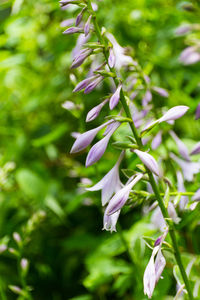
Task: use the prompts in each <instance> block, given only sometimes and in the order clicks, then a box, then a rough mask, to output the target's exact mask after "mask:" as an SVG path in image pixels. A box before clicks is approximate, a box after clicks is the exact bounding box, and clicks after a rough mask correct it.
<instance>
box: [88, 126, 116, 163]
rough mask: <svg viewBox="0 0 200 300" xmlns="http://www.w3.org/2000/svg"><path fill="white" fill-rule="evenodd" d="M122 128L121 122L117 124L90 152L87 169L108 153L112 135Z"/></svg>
mask: <svg viewBox="0 0 200 300" xmlns="http://www.w3.org/2000/svg"><path fill="white" fill-rule="evenodd" d="M119 126H120V123H119V122H115V127H113V129H112V130H111V131H110V132H109V133H108V134H107V135H106V136H105V137H104V138H103V139H101V140H100V141H99V142H98V143H96V144H95V145H94V146H93V147H92V148H91V149H90V151H89V153H88V155H87V158H86V164H85V165H86V167H89V166H91V165H93V164H94V163H95V162H97V161H98V160H99V159H100V158H101V157H102V155H103V154H104V152H105V151H106V148H107V145H108V142H109V140H110V138H111V136H112V134H113V133H114V132H115V130H116V129H117V128H118V127H119Z"/></svg>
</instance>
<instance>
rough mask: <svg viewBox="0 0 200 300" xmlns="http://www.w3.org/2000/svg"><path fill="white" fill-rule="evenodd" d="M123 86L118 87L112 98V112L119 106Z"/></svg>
mask: <svg viewBox="0 0 200 300" xmlns="http://www.w3.org/2000/svg"><path fill="white" fill-rule="evenodd" d="M121 88H122V86H121V84H120V85H119V86H118V88H117V89H116V91H115V92H114V94H113V95H112V97H111V98H110V109H111V110H112V109H113V108H115V106H116V105H117V104H118V102H119V99H120V91H121Z"/></svg>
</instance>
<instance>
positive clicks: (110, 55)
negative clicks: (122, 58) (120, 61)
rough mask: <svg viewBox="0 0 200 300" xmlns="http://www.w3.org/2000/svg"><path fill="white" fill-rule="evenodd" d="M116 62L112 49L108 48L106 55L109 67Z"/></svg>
mask: <svg viewBox="0 0 200 300" xmlns="http://www.w3.org/2000/svg"><path fill="white" fill-rule="evenodd" d="M115 63H116V57H115V54H114V51H113V48H110V50H109V57H108V64H109V66H110V67H111V68H113V67H114V66H115Z"/></svg>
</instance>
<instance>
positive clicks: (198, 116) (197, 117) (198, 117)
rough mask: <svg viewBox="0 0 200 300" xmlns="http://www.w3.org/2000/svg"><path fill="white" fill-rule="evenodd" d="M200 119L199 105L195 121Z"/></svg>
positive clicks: (199, 105)
mask: <svg viewBox="0 0 200 300" xmlns="http://www.w3.org/2000/svg"><path fill="white" fill-rule="evenodd" d="M198 119H200V103H199V104H198V105H197V109H196V113H195V120H198Z"/></svg>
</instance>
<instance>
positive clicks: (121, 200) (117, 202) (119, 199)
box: [107, 174, 143, 215]
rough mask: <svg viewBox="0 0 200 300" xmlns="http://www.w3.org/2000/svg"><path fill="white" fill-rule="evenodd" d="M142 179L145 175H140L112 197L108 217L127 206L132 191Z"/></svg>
mask: <svg viewBox="0 0 200 300" xmlns="http://www.w3.org/2000/svg"><path fill="white" fill-rule="evenodd" d="M142 177H143V174H138V175H137V176H136V177H135V178H134V179H133V180H132V181H131V182H130V183H129V184H127V185H125V186H124V187H123V188H122V189H121V190H119V191H118V192H117V193H116V194H115V195H114V196H113V197H112V199H111V200H110V202H109V204H108V207H107V214H108V215H112V214H114V213H115V212H117V211H118V210H120V209H121V208H122V207H123V206H124V205H125V203H126V201H127V200H128V197H129V194H130V191H131V189H132V188H133V186H134V185H135V184H136V183H137V182H138V181H140V179H141V178H142Z"/></svg>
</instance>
